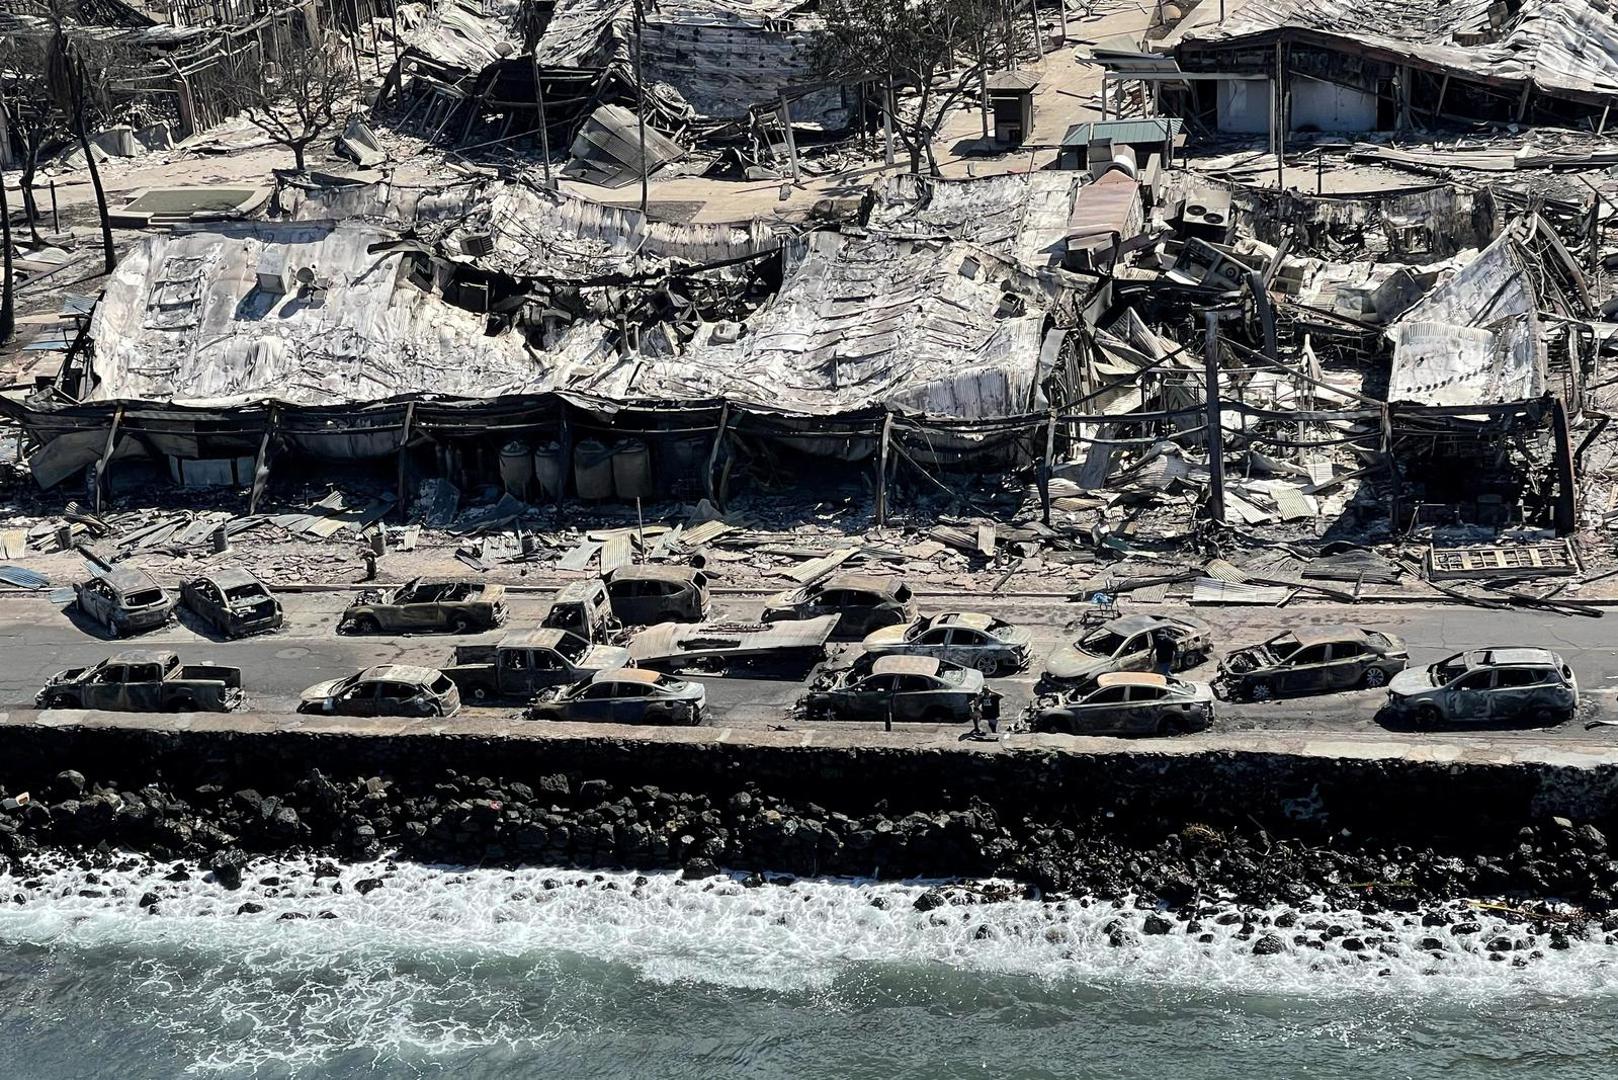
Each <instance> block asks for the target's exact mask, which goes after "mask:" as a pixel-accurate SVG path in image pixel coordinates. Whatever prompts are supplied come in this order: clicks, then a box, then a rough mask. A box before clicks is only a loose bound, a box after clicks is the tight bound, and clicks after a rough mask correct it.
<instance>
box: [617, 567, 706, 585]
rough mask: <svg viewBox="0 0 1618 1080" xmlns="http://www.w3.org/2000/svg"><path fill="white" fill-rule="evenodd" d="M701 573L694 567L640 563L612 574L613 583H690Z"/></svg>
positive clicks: (621, 568) (619, 569) (620, 568)
mask: <svg viewBox="0 0 1618 1080" xmlns="http://www.w3.org/2000/svg"><path fill="white" fill-rule="evenodd" d="M701 572H702V571H700V570H698V569H697V568H696V567H694V566H669V565H666V564H664V565H659V564H651V563H642V564H640V565H639V566H623V567H619V568H618V569H617V570H614V571H613V572H612V580H614V581H637V580H638V581H690V580H691V579H692V578H694V577H696V576H697V575H698V574H700V573H701Z"/></svg>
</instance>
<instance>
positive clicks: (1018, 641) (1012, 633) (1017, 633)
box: [995, 626, 1034, 649]
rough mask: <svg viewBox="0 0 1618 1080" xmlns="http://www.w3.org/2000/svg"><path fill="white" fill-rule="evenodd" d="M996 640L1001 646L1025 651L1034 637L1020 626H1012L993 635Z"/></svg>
mask: <svg viewBox="0 0 1618 1080" xmlns="http://www.w3.org/2000/svg"><path fill="white" fill-rule="evenodd" d="M995 638H996V640H998V641H999V642H1000V643H1001V644H1003V645H1010V646H1011V647H1012V648H1014V649H1026V648H1028V646H1029V645H1031V644H1033V641H1034V635H1032V634H1030V633H1029V632H1028V631H1027V630H1024V629H1023V628H1022V627H1020V626H1013V627H1010V628H1008V629H1005V630H1001V631H1000V632H999V633H997V634H995Z"/></svg>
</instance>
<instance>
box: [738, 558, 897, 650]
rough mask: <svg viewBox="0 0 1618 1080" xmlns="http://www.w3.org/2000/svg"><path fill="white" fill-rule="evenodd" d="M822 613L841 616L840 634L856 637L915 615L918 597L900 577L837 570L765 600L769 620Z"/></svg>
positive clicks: (842, 636) (838, 619)
mask: <svg viewBox="0 0 1618 1080" xmlns="http://www.w3.org/2000/svg"><path fill="white" fill-rule="evenodd" d="M822 615H835V616H837V630H836V634H835V636H836V637H837V638H839V639H841V640H844V641H848V640H856V639H859V638H862V637H864V636H865V635H866V634H869V633H870V632H871V631H873V630H879V629H881V628H882V627H884V626H897V625H900V624H902V623H908V622H910V621H912V620H913V619H915V617H916V599H915V596H914V595H912V593H911V591H910V586H908V585H906V584H905V583H904V582H902V581H899V580H898V579H896V578H884V577H874V576H872V575H869V574H835V575H833V576H832V577H829V578H827V579H826V580H825V581H821V582H817V583H815V584H813V585H806V586H804V587H803V588H801V589H797V590H793V591H790V592H783V593H776V594H775V595H774V596H772V597H770V598H769V599H768V600H766V601H765V602H764V621H765V622H782V621H786V620H792V619H814V618H818V617H820V616H822Z"/></svg>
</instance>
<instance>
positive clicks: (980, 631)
mask: <svg viewBox="0 0 1618 1080" xmlns="http://www.w3.org/2000/svg"><path fill="white" fill-rule="evenodd" d="M1032 642H1033V639H1032V638H1031V637H1030V636H1029V634H1028V631H1026V630H1023V629H1021V628H1019V627H1015V626H1012V625H1011V624H1010V623H1008V622H1003V621H1001V620H999V619H996V618H994V617H993V616H991V615H982V614H979V613H977V612H973V611H950V612H946V613H944V614H942V615H934V616H931V617H930V618H926V619H921V620H919V621H917V622H914V623H911V624H910V625H909V626H888V627H884V628H882V629H881V630H877V631H875V632H873V633H871V634H867V635H866V637H865V640H864V642H863V643H862V644H863V645H864V648H865V651H866V652H868V653H874V654H876V655H878V656H929V657H933V658H934V659H938V660H949V661H951V662H952V663H956V664H960V665H962V666H963V667H969V668H976V669H977V670H978V671H980V672H982V673H983V674H984V675H987V676H995V675H1010V674H1012V673H1013V672H1017V671H1021V670H1022V669H1023V668H1024V667H1025V666H1026V665H1027V664H1028V653H1029V649H1030V647H1031V646H1032Z"/></svg>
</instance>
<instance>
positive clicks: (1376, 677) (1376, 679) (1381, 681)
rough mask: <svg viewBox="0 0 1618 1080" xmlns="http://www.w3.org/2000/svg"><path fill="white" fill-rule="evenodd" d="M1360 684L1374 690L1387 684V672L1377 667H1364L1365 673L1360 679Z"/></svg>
mask: <svg viewBox="0 0 1618 1080" xmlns="http://www.w3.org/2000/svg"><path fill="white" fill-rule="evenodd" d="M1360 685H1361V686H1363V687H1365V688H1366V689H1368V690H1376V689H1378V688H1380V687H1383V686H1386V685H1388V673H1387V672H1386V671H1383V670H1382V669H1381V668H1379V667H1374V668H1366V669H1365V675H1364V677H1363V678H1361V679H1360Z"/></svg>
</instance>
